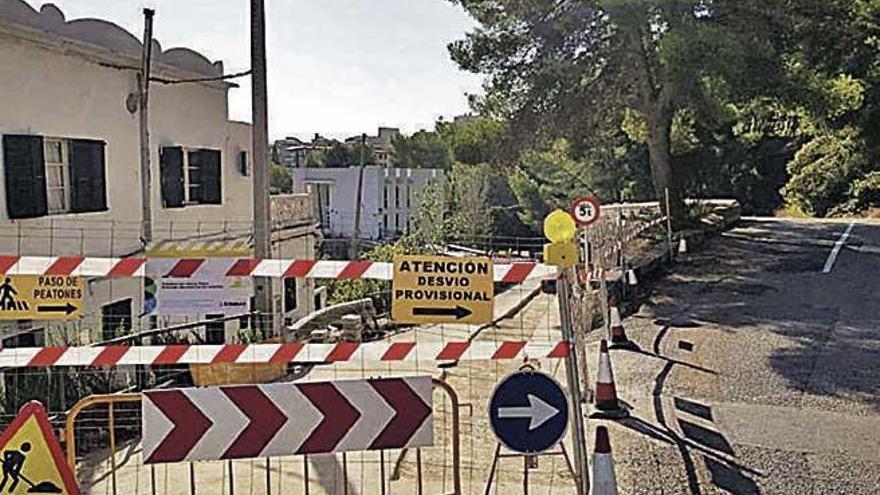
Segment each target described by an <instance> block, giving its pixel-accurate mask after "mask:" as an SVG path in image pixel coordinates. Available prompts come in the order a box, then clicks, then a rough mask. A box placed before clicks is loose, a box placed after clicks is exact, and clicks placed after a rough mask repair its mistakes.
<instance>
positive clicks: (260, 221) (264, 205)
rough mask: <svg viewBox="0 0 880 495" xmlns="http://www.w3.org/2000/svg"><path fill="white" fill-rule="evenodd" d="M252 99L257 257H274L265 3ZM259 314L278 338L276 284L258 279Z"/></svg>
mask: <svg viewBox="0 0 880 495" xmlns="http://www.w3.org/2000/svg"><path fill="white" fill-rule="evenodd" d="M251 71H252V73H251V99H252V106H253V108H252V118H253V132H252V135H253V143H252V148H253V164H254V255H255V256H256V257H257V258H261V259H267V258H271V257H272V249H271V247H272V246H271V241H270V239H269V236H270V235H271V226H270V218H269V215H270V213H269V121H268V113H269V111H268V103H267V99H268V97H267V89H266V6H265V4H264V0H251ZM254 288H255V294H254V302H255V308H254V309H255V310H257V311H258V312H259V313H260V316H259V317H258V320H259V328H260V330H261V331H262V332H263V336H264V337H269V336H271V335H273V334H274V324H273V319H274V314H275V312H274V308H273V298H272V281H271V279H268V278H266V277H254Z"/></svg>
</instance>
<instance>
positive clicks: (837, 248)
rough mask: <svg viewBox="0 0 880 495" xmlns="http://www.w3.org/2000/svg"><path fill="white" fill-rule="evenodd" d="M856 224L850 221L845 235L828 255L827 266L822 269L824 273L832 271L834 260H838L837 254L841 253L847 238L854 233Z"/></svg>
mask: <svg viewBox="0 0 880 495" xmlns="http://www.w3.org/2000/svg"><path fill="white" fill-rule="evenodd" d="M855 225H856V223H855V222H852V223H850V224H849V227H847V228H846V230H845V231H844V232H843V235H841V236H840V239H838V240H837V242H836V243H834V249H832V250H831V254H829V255H828V261H826V262H825V268H823V269H822V273H831V270H832V269H833V268H834V262H835V261H837V256H838V255H839V254H840V250H841V249H843V246H844V244H846V240H847V239H849V235H850V233H852V229H853V227H855Z"/></svg>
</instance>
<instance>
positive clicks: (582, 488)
mask: <svg viewBox="0 0 880 495" xmlns="http://www.w3.org/2000/svg"><path fill="white" fill-rule="evenodd" d="M565 217H568V218H565ZM572 217H573V216H572V215H569V214H568V213H566V212H564V211H562V210H556V211H554V212H552V213H550V215H548V216H547V218H546V219H545V220H544V236H545V237H547V239H548V240H549V241H550V242H551V244H548V245H546V246H544V252H545V253H547V254H549V253H552V252H553V251H554V250H557V251H558V250H560V249H559V248H560V247H562V246H569V245H570V246H571V247H572V248H573V249H574V251H575V256H574V259H570V257H565V256H563V257H561V258H560V259H559V260H557V261H556V262H555V263H554V262H553V261H550V260H545V261H547V262H548V263H553V264H556V265H557V266H558V267H559V278H558V279H557V281H556V293H557V295H558V297H559V318H560V323H561V326H562V339H563V340H564V341H566V342H568V343H569V345H571V346H574V345H575V339H574V332H573V330H572V323H571V300H570V298H571V295H570V292H571V288H570V285H569V284H570V283H571V282H572V276H571V267H572V266H574V264H575V263H573V262H576V258H577V256H576V253H577V248H576V247H574V236H575V232H576V230H577V224H576V221H575V220H574V219H573V218H572ZM597 218H598V209H596V210H595V215H594V218H593V219H592V221H595V219H597ZM554 246H556V247H557V248H556V249H554ZM545 257H546V256H545ZM573 351H574V352H569V353H568V358H567V359H566V360H565V375H566V378H567V381H568V392H569V394H571V408H572V417H571V422H572V426H573V436H574V439H573V442H572V443H573V444H574V460H575V472H576V473H577V474H578V476H577V480H578V484H577V490H578V495H587V494H588V493H589V492H590V474H589V467H588V465H587V435H586V431H585V428H584V414H583V409H582V407H581V397H582V396H581V386H580V383H581V381H580V377H579V369H580V368H579V366H578V352H577V349H573Z"/></svg>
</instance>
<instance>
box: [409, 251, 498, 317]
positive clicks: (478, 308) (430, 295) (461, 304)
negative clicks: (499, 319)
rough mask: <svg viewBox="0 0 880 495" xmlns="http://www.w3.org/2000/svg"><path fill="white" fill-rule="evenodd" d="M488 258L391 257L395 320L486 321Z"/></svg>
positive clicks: (489, 311)
mask: <svg viewBox="0 0 880 495" xmlns="http://www.w3.org/2000/svg"><path fill="white" fill-rule="evenodd" d="M492 270H493V269H492V260H491V259H489V258H451V257H444V256H398V257H395V258H394V279H393V281H392V284H391V285H392V287H391V319H392V320H394V322H395V323H416V324H419V323H469V324H483V323H489V322H491V321H492V319H493V317H494V311H493V307H494V303H493V298H494V296H495V285H494V282H493V280H494V277H493V274H492Z"/></svg>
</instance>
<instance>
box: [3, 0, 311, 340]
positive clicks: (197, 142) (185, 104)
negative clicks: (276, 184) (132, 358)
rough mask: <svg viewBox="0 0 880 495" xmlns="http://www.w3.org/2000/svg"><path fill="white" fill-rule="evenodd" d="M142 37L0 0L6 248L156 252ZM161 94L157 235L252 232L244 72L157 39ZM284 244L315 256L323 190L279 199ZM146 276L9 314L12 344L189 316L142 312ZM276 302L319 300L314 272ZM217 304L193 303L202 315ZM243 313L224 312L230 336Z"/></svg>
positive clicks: (103, 281) (285, 285) (50, 252)
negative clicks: (141, 118)
mask: <svg viewBox="0 0 880 495" xmlns="http://www.w3.org/2000/svg"><path fill="white" fill-rule="evenodd" d="M141 51H142V50H141V43H140V42H139V41H138V38H137V37H136V36H134V35H132V34H131V33H129V32H127V31H125V30H124V29H122V28H120V27H119V26H117V25H115V24H112V23H109V22H105V21H102V20H97V19H82V20H74V21H67V20H66V19H65V17H64V14H63V13H62V12H61V11H60V10H59V9H58V8H57V7H55V6H54V5H52V4H46V5H43V7H42V8H41V9H40V10H39V11H36V10H34V9H33V8H31V7H30V6H29V5H28V4H26V3H25V2H23V1H21V0H0V67H2V68H3V69H0V141H2V147H0V151H2V152H0V253H6V254H14V255H15V254H18V255H35V256H58V255H82V256H87V257H88V256H93V257H126V256H132V255H140V254H143V252H144V249H145V248H146V247H147V246H146V245H145V243H144V242H143V240H142V239H141V237H140V235H141V232H140V225H141V210H142V204H143V198H142V197H141V194H140V191H141V190H140V182H141V171H140V166H139V157H140V151H139V125H138V112H137V88H138V82H137V81H138V73H139V71H138V70H137V69H134V68H136V67H139V66H140V57H141ZM153 74H154V75H155V76H156V77H161V78H162V79H165V80H183V79H201V80H202V82H197V83H185V84H153V85H152V88H151V94H150V129H149V131H150V138H151V149H150V155H151V191H152V195H151V196H152V197H151V203H152V211H153V217H152V221H153V226H154V228H153V237H154V241H156V242H161V241H178V242H180V243H186V242H188V241H193V240H211V241H231V240H236V239H244V240H246V241H247V240H249V239H250V238H251V235H252V230H253V222H252V207H253V201H252V187H253V184H252V177H251V171H250V168H251V165H250V163H249V157H250V148H251V127H250V125H249V124H246V123H241V122H232V121H229V120H228V113H227V110H228V108H227V94H228V91H229V89H230V88H231V87H233V84H231V83H229V82H226V81H223V80H206V79H210V78H216V77H218V76H221V75H222V74H223V65H222V63H221V62H211V61H209V60H208V59H206V58H205V57H204V56H202V55H200V54H199V53H196V52H194V51H192V50H189V49H186V48H174V49H165V50H163V49H162V48H161V47H160V45H159V44H158V43H157V42H154V47H153ZM273 207H274V209H275V210H276V211H277V212H278V213H277V215H278V217H276V220H277V222H276V223H275V224H274V225H273V228H274V229H275V230H276V232H275V233H274V234H273V236H274V237H273V250H274V253H275V254H276V255H277V256H283V257H286V258H311V257H314V255H315V253H314V244H315V237H316V235H319V233H320V232H319V231H318V229H317V225H316V222H315V218H314V217H313V209H312V207H311V199H310V198H308V197H307V196H303V195H299V196H289V197H283V198H277V199H275V200H273ZM143 283H144V282H143V279H140V278H115V279H108V278H95V279H89V280H87V290H86V296H85V314H84V317H83V318H82V320H78V321H74V322H57V323H50V322H45V321H37V320H33V321H32V320H26V321H0V339H2V342H3V344H4V345H7V346H11V345H42V344H48V343H56V344H57V343H61V342H62V341H67V342H70V343H73V344H77V343H89V342H98V341H104V340H108V339H111V338H114V337H118V336H120V335H123V334H125V333H129V332H132V331H135V330H138V329H146V328H151V327H154V326H165V325H168V324H173V323H176V322H179V321H180V319H179V318H174V317H167V318H166V317H158V318H152V319H148V318H145V317H142V313H143V308H144V287H143ZM275 284H276V289H275V295H276V307H277V308H278V311H281V312H284V313H285V314H287V315H289V317H290V318H296V317H299V316H303V315H305V314H307V313H308V312H310V311H311V310H312V309H313V301H314V298H313V290H314V285H313V283H312V282H311V281H306V280H296V279H290V280H286V281H283V282H282V281H281V280H277V281H276V282H275ZM210 317H212V315H191V316H190V317H188V318H189V320H190V321H192V320H196V319H204V318H210ZM246 323H247V322H246V320H245V321H243V322H239V321H232V322H228V323H219V324H217V325H215V326H214V328H213V332H212V333H210V334H208V333H207V332H208V330H207V329H206V330H205V332H206V334H205V335H204V338H205V340H206V341H208V342H212V343H218V342H219V341H223V340H227V341H228V340H229V339H232V338H234V336H235V335H236V334H237V332H238V330H239V328H240V325H244V324H246Z"/></svg>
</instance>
